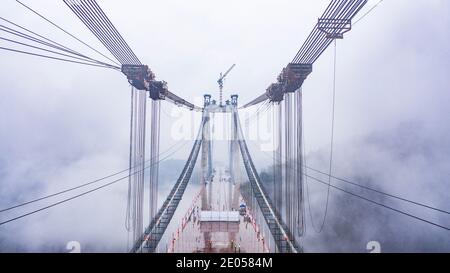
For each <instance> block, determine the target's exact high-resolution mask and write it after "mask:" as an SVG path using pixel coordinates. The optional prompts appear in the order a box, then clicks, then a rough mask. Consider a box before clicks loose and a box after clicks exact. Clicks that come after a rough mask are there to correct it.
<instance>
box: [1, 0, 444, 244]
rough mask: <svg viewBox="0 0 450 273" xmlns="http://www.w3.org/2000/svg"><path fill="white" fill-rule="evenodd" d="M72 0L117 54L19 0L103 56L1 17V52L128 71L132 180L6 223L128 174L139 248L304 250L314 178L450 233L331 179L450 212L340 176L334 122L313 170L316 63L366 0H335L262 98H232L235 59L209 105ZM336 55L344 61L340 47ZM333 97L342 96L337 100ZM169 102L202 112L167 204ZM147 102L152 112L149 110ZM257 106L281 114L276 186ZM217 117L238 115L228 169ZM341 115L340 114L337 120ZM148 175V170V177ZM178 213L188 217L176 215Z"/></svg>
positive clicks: (130, 228) (91, 9)
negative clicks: (252, 117) (325, 157)
mask: <svg viewBox="0 0 450 273" xmlns="http://www.w3.org/2000/svg"><path fill="white" fill-rule="evenodd" d="M63 1H64V3H65V4H66V6H67V8H68V9H70V10H71V11H72V12H73V14H74V15H75V16H77V17H78V18H79V21H81V23H82V24H83V25H84V26H85V27H86V28H87V29H88V30H89V31H90V32H91V33H92V34H93V35H95V37H96V38H97V39H98V40H99V41H100V42H101V43H102V44H103V45H104V47H105V48H106V49H107V50H108V52H109V53H110V54H111V55H112V56H109V55H107V54H105V53H103V52H102V51H101V50H98V49H94V48H93V47H91V46H90V45H89V44H87V43H85V42H84V41H82V40H81V39H79V38H78V37H76V36H75V35H73V34H71V33H69V32H68V31H66V30H65V29H64V28H63V27H61V26H60V25H57V24H55V23H54V22H53V21H51V20H50V19H48V18H47V17H45V16H44V15H43V14H42V13H40V12H38V11H36V10H35V9H34V8H32V7H30V6H28V5H26V4H24V3H22V2H21V1H19V0H17V3H18V4H19V5H21V6H23V7H24V8H25V9H26V10H27V11H28V12H31V13H32V14H34V15H35V16H38V17H41V18H42V19H43V20H45V21H47V22H48V23H49V24H51V25H52V26H53V27H55V28H57V29H58V30H59V31H62V32H64V33H65V34H66V35H68V36H70V37H71V38H73V39H76V40H77V41H78V42H80V43H82V44H84V46H86V47H89V48H90V50H92V51H93V53H95V54H97V55H98V56H101V58H100V59H97V58H94V57H91V56H88V55H85V54H82V53H79V52H78V51H76V50H73V49H71V48H70V47H68V46H66V45H63V44H61V43H58V42H56V41H54V40H52V39H50V38H48V37H46V36H44V35H41V34H38V33H36V32H34V31H33V30H31V29H29V28H26V27H24V26H21V25H19V24H17V23H15V22H13V21H12V20H10V19H6V18H3V17H0V21H1V22H2V23H1V24H0V33H1V36H0V39H1V40H3V41H6V42H9V43H10V44H11V45H12V46H11V47H0V49H1V50H4V51H8V52H11V54H12V53H18V54H27V55H33V56H35V57H41V58H48V59H53V60H55V61H62V62H71V63H75V64H79V65H89V66H96V67H100V68H105V69H111V70H115V71H118V72H121V73H122V74H123V75H121V76H122V77H124V78H126V79H127V81H128V82H129V84H130V86H131V92H130V97H131V98H130V102H129V103H130V106H131V109H130V138H129V167H128V169H126V170H123V171H121V172H118V173H115V174H112V175H110V176H108V177H106V178H110V177H115V176H117V175H119V174H124V176H123V177H120V178H118V179H116V180H114V181H112V182H109V183H106V184H102V185H101V186H99V187H96V188H94V189H92V190H89V191H85V192H83V193H81V194H77V195H74V196H72V197H70V198H67V199H64V200H62V201H59V202H57V203H54V204H51V205H49V206H46V207H42V208H39V209H37V210H32V211H30V212H28V213H25V214H22V215H19V216H17V217H13V218H10V219H5V220H3V219H2V220H1V222H0V225H4V224H8V223H10V222H12V221H16V220H20V219H21V218H23V217H27V216H29V215H32V214H35V213H38V212H40V211H43V210H46V209H50V208H51V207H54V206H57V205H59V204H62V203H65V202H69V201H71V200H73V199H75V198H78V197H81V196H83V195H86V194H89V193H91V192H94V191H97V190H100V189H102V188H105V187H108V186H110V185H113V184H115V183H117V182H119V181H123V180H126V181H128V195H127V211H126V228H127V231H126V232H129V234H130V236H131V238H132V242H133V243H132V244H130V247H129V251H130V252H166V253H167V252H168V253H174V252H230V253H236V252H241V253H243V252H282V253H286V252H287V253H299V252H303V250H304V249H303V247H302V245H301V244H300V243H299V241H300V240H299V239H300V238H301V237H302V236H303V235H304V233H305V227H306V217H305V214H306V213H305V211H306V208H305V201H306V195H307V193H306V188H305V183H306V180H307V179H309V180H310V181H314V182H318V183H321V184H324V185H326V186H327V188H328V192H327V202H328V195H329V194H330V190H332V191H341V192H344V193H346V194H348V195H351V196H353V197H356V198H359V199H362V200H363V201H364V202H369V203H371V204H373V205H375V206H381V207H383V208H385V209H388V210H391V211H394V212H396V213H399V214H403V215H405V216H407V217H412V218H414V219H415V220H417V221H421V222H424V223H427V224H430V225H433V226H435V227H437V228H440V229H444V230H446V231H450V228H449V227H446V226H444V225H441V224H439V223H437V222H434V221H431V220H427V219H424V218H420V217H418V216H416V215H413V214H411V213H409V212H406V211H402V210H401V209H398V208H395V207H392V206H389V205H386V204H384V203H382V202H379V201H378V200H377V199H371V198H367V197H366V196H363V195H360V194H359V193H358V192H352V191H350V190H347V189H346V188H341V187H339V186H338V185H335V184H331V182H330V181H331V179H332V178H333V179H337V180H340V181H341V182H343V183H347V184H352V185H353V186H356V187H359V188H363V189H364V190H367V191H372V192H376V193H377V194H382V195H383V196H385V197H387V198H393V199H397V200H400V201H402V202H407V203H409V204H413V205H415V206H420V207H422V208H425V209H429V210H432V211H436V212H439V213H443V214H447V215H448V214H450V212H448V211H446V210H443V209H439V208H436V207H433V206H431V205H427V204H423V203H420V202H416V201H413V200H410V199H407V198H404V197H401V196H397V195H394V194H389V193H386V192H382V191H379V190H377V189H374V188H370V187H368V186H364V185H362V184H359V183H357V182H353V181H349V180H346V179H343V178H339V177H336V176H334V175H333V173H332V163H333V133H334V132H333V130H334V122H332V128H331V150H330V161H329V170H327V171H325V172H322V171H320V170H316V169H314V168H310V167H309V166H308V165H307V164H306V161H305V155H304V142H303V138H304V137H303V135H304V133H303V130H302V129H303V122H302V112H303V106H302V94H303V92H307V90H303V88H302V85H303V83H304V81H306V80H307V79H308V76H309V75H310V74H311V73H313V70H314V69H320V68H314V67H313V66H314V63H315V62H316V61H317V60H318V59H319V58H320V56H321V55H322V54H323V53H324V51H325V50H326V49H327V48H329V47H331V48H332V47H334V49H336V43H337V41H338V40H342V39H344V38H345V36H346V35H347V34H348V33H349V32H350V31H351V29H352V23H353V24H354V22H355V21H357V20H358V21H359V20H361V19H362V18H363V17H364V16H366V15H367V14H368V13H369V12H370V11H371V10H369V11H368V12H366V13H362V12H361V11H363V10H364V7H365V5H366V4H367V0H331V1H330V3H329V4H328V6H327V7H326V9H325V11H323V13H322V14H321V15H320V17H318V20H317V22H316V24H315V26H314V28H313V29H312V31H311V32H310V34H309V35H308V36H307V37H306V39H305V41H304V43H303V44H302V45H301V47H300V50H299V51H298V52H297V53H296V54H295V56H294V58H293V59H292V61H291V62H290V63H288V64H286V66H285V67H284V68H282V70H281V72H280V74H279V75H277V77H274V81H273V83H272V84H270V85H269V86H268V87H267V89H266V90H265V91H264V92H261V93H259V94H257V96H255V97H254V99H253V100H250V101H249V102H246V103H242V104H241V102H240V101H239V96H238V95H239V94H233V95H231V97H230V98H229V99H227V100H225V101H224V100H223V95H222V88H223V81H224V79H225V77H226V76H227V75H228V73H230V72H231V70H232V69H233V68H234V66H235V65H234V64H233V65H232V66H231V67H230V68H229V69H228V70H227V71H226V72H225V73H223V74H220V78H219V80H218V84H219V88H220V96H219V100H218V101H216V100H214V99H213V97H212V95H211V94H202V95H203V98H204V100H203V105H195V104H194V103H192V102H191V101H189V100H188V99H187V98H183V97H182V96H179V95H177V92H175V91H173V90H171V89H170V88H169V84H168V83H167V82H166V81H164V80H162V79H157V78H156V76H155V73H154V71H153V70H152V69H151V67H150V66H148V65H145V64H142V63H141V61H140V60H139V58H138V56H136V54H135V53H134V52H133V51H132V49H131V48H130V46H129V44H128V43H127V42H126V41H125V40H124V38H123V37H122V36H121V34H120V33H119V32H118V31H117V29H116V27H115V26H114V24H113V23H112V22H111V21H110V19H109V18H108V16H107V15H106V14H105V12H104V11H103V10H102V8H101V7H100V6H99V5H98V3H97V2H96V1H95V0H63ZM380 2H381V1H380ZM358 17H359V18H358ZM13 45H21V46H24V47H26V48H29V49H34V50H38V51H37V52H36V51H26V50H19V49H16V48H14V47H13ZM38 52H39V53H38ZM334 53H335V58H336V51H334ZM335 60H336V59H335ZM335 66H336V63H335ZM334 69H336V67H334ZM275 76H276V75H275ZM335 76H336V75H334V77H335ZM334 99H335V98H334V95H333V101H334ZM127 103H128V102H127ZM148 103H149V105H148ZM161 103H171V104H174V105H177V106H180V107H182V108H184V110H185V111H196V112H200V113H201V123H200V126H199V130H198V132H197V134H196V138H195V140H194V141H193V143H192V148H191V150H190V152H189V154H188V155H187V159H186V162H185V164H184V167H183V168H182V171H181V173H180V174H179V176H178V179H177V180H176V181H173V185H172V188H171V190H170V192H169V194H168V195H167V197H166V198H165V199H164V200H163V201H162V202H158V192H159V179H160V177H159V163H160V162H161V161H162V160H164V159H165V158H164V157H163V156H162V155H163V153H161V152H160V142H161V130H160V120H161V117H160V112H161ZM148 107H149V108H150V109H149V110H150V111H147V108H148ZM250 107H258V111H259V110H260V109H263V108H264V109H266V111H268V112H269V113H270V115H271V117H272V120H273V128H272V133H273V142H274V150H273V153H272V156H270V160H272V161H273V185H272V186H271V189H270V190H269V189H268V188H267V185H265V184H264V183H263V182H262V180H261V177H260V173H258V170H257V168H256V166H255V162H254V160H253V158H252V154H251V153H250V151H249V148H248V142H247V141H246V136H245V134H244V130H243V126H242V125H241V122H242V120H241V118H240V116H239V113H240V112H241V110H243V109H247V108H250ZM333 107H334V106H333ZM333 112H334V109H333ZM147 113H150V115H149V117H147ZM216 115H222V116H227V120H228V121H229V128H230V132H229V136H230V138H229V141H228V147H227V151H228V154H227V157H228V160H227V164H225V166H215V165H214V162H215V161H214V160H213V155H214V143H213V142H214V138H213V137H212V127H213V126H214V124H213V122H214V116H216ZM332 120H333V121H334V118H333V119H332ZM148 148H149V149H148ZM147 150H149V151H150V152H149V154H146V151H147ZM197 162H198V164H200V165H199V167H200V170H201V175H200V181H198V183H199V185H200V188H199V191H198V192H197V193H196V194H195V196H194V198H193V200H189V201H191V202H189V203H191V206H190V207H189V208H188V210H187V211H182V212H180V209H182V208H181V206H179V204H180V202H181V201H182V200H183V198H186V196H185V191H186V188H187V187H188V185H189V183H193V181H191V180H193V178H192V177H193V176H192V174H193V172H194V168H195V166H196V164H197ZM241 169H243V170H245V172H244V174H245V175H241V171H240V170H241ZM311 172H313V173H314V172H319V173H321V174H323V175H326V176H327V177H328V180H320V179H317V178H316V177H315V176H313V175H312V174H311ZM147 173H148V175H146V174H147ZM102 180H103V179H99V180H95V181H92V182H89V183H86V184H83V185H80V186H77V187H74V188H69V189H66V190H64V191H61V192H57V193H54V194H52V195H47V196H43V197H41V198H38V199H34V200H30V201H27V202H23V203H19V204H17V205H14V206H11V207H8V208H0V213H2V212H6V211H11V210H14V209H16V208H18V207H22V206H25V205H28V204H31V203H34V202H38V201H40V200H43V199H46V198H50V197H53V196H56V195H59V194H62V193H67V192H71V191H72V190H75V189H80V188H83V187H84V186H87V185H93V184H97V183H99V182H101V181H102ZM244 182H246V183H247V185H249V188H248V190H245V191H244V190H243V187H242V185H243V183H244ZM146 197H147V198H146ZM145 200H149V202H145ZM160 203H162V205H160ZM145 213H148V214H149V215H148V219H149V221H148V222H144V218H146V217H144V214H145ZM325 214H326V212H325ZM175 215H182V216H181V217H174V216H175ZM324 224H325V218H324V219H323V222H322V223H321V225H319V229H322V228H323V226H324Z"/></svg>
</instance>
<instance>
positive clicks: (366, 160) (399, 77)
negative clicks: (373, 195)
mask: <svg viewBox="0 0 450 273" xmlns="http://www.w3.org/2000/svg"><path fill="white" fill-rule="evenodd" d="M23 2H24V3H27V4H29V5H30V6H32V7H33V8H35V9H36V10H38V11H39V12H41V13H42V14H44V15H45V16H47V17H48V18H49V19H51V20H53V21H54V22H56V23H58V24H59V25H61V26H62V27H64V28H65V29H67V30H68V31H69V32H71V33H73V34H75V35H76V36H78V37H80V38H81V39H82V40H84V41H86V42H87V43H89V44H91V45H93V46H94V47H95V48H97V49H100V50H101V51H102V52H107V50H106V49H105V48H104V47H103V46H102V44H101V43H100V42H98V41H97V40H96V38H95V37H94V36H93V35H92V34H91V33H90V32H89V31H88V30H87V28H86V27H85V26H84V25H83V24H82V23H81V22H80V21H79V19H78V18H77V17H76V16H75V15H74V14H73V13H72V12H71V11H70V10H69V8H67V7H66V6H65V4H64V3H63V2H62V1H56V0H45V1H31V0H23ZM328 2H329V1H325V0H321V1H312V0H303V1H294V0H290V1H288V0H281V1H280V0H277V1H275V0H260V1H256V0H255V1H239V0H230V1H226V2H223V1H215V0H214V1H211V0H203V1H200V0H195V1H181V0H169V1H143V0H130V1H126V3H125V2H124V1H106V0H98V3H99V5H100V6H101V7H102V8H103V10H104V11H105V13H106V14H107V15H108V17H109V18H110V19H111V21H112V22H113V23H114V24H115V26H116V27H117V29H118V31H119V32H120V33H121V34H122V35H123V37H124V38H125V40H126V41H127V42H128V44H129V45H130V47H131V48H132V49H133V51H134V52H135V53H136V55H137V56H138V57H139V58H140V60H141V61H142V62H143V63H145V64H148V65H149V66H150V67H151V69H152V70H153V71H154V72H155V73H156V76H157V78H158V79H163V80H165V81H167V82H168V85H169V88H170V90H172V91H173V92H174V93H176V94H178V95H180V96H182V97H185V98H190V99H191V100H192V101H194V102H195V103H196V104H200V103H201V100H202V96H203V94H205V93H211V94H212V95H213V96H215V97H217V96H218V91H217V90H218V87H217V83H216V80H217V78H218V75H219V73H220V72H222V71H224V70H226V69H227V68H228V67H229V66H230V65H231V64H233V63H236V67H235V69H234V70H233V71H232V72H231V73H230V75H229V77H228V78H227V80H226V82H225V88H224V95H225V96H226V97H228V96H229V95H230V94H232V93H238V94H239V95H240V97H239V103H241V104H243V103H245V102H247V101H249V100H251V99H253V98H254V97H255V96H257V95H259V94H261V93H262V92H264V90H265V88H266V87H267V86H268V85H269V84H270V83H272V82H274V81H275V80H276V76H277V75H278V73H279V72H280V71H281V69H282V68H283V67H284V66H285V65H286V64H287V63H288V62H289V61H290V60H291V59H292V58H293V57H294V55H295V53H296V52H297V50H298V49H299V48H300V46H301V44H302V43H303V41H304V40H305V38H306V37H307V35H308V34H309V32H310V31H311V29H312V28H313V26H314V24H315V23H316V22H317V18H318V16H320V15H321V14H322V12H323V10H324V9H325V7H326V6H327V4H328ZM376 2H378V1H376V0H372V1H369V4H368V5H367V6H366V7H365V8H364V10H363V11H362V12H361V13H360V14H359V15H361V14H362V13H364V12H365V11H367V10H368V9H369V8H370V7H371V6H372V5H374V4H375V3H376ZM0 16H2V17H4V18H6V19H9V20H12V21H14V22H16V23H18V24H22V25H24V26H26V27H30V28H31V29H32V30H33V31H35V32H38V33H39V34H42V35H45V36H47V37H49V38H52V39H54V40H56V41H58V42H61V43H63V44H65V45H68V46H70V47H72V48H74V49H77V50H79V51H81V52H83V53H86V54H90V55H91V56H95V57H97V58H100V57H99V56H98V55H95V53H93V52H92V51H90V50H89V49H87V48H86V47H84V46H83V45H81V44H79V43H77V42H76V41H75V40H73V39H71V38H70V37H68V36H67V35H65V34H64V33H62V32H60V31H58V30H57V29H55V28H54V27H53V26H51V25H49V24H48V23H46V22H45V21H43V20H42V19H40V18H39V17H37V16H35V15H33V14H32V13H30V12H29V11H28V10H26V9H24V8H23V7H22V6H20V5H19V4H17V3H16V2H15V1H13V0H4V1H2V5H1V8H0ZM449 29H450V2H449V1H447V0H415V1H407V0H395V1H390V0H386V1H384V2H383V3H382V4H380V6H379V7H377V8H376V9H374V10H373V12H372V13H370V14H369V15H368V16H367V17H366V18H364V19H363V20H362V21H360V22H359V23H358V24H356V25H354V26H353V29H352V31H351V32H349V33H347V34H346V35H345V39H344V40H339V41H338V42H337V89H336V92H337V99H336V123H335V126H336V127H335V143H336V147H337V148H336V153H335V154H336V160H335V166H334V169H335V172H336V174H337V175H341V176H343V177H352V178H359V177H360V178H365V177H370V178H371V179H373V181H370V184H371V185H372V186H375V187H378V188H383V189H385V190H386V191H390V192H394V193H398V194H402V195H403V196H407V197H410V198H413V199H415V200H418V201H422V202H425V203H429V204H433V205H436V206H440V207H441V208H443V209H447V210H449V209H450V202H449V201H448V200H449V198H450V194H449V192H450V191H449V190H448V189H449V185H450V184H449V182H448V178H449V176H450V158H449V156H448V155H449V154H450V140H449V139H450V138H449V137H450V133H449V132H450V122H449V116H450V115H449V114H450V112H449V109H448V106H449V105H450V92H449V91H450V90H449V87H450V77H449V76H448V74H449V72H448V71H449V68H450V32H449ZM0 35H4V34H3V33H2V34H0ZM5 37H6V36H5ZM0 46H10V44H8V43H7V42H4V41H0ZM0 60H1V66H0V208H3V207H7V206H9V205H11V204H15V203H17V202H21V201H25V200H28V199H30V198H34V197H38V196H41V195H43V194H48V193H52V192H55V191H58V190H61V189H65V188H67V187H70V186H74V185H78V184H80V183H83V182H87V181H89V180H92V179H95V178H98V177H101V176H104V175H107V174H110V173H112V172H115V171H118V170H121V169H124V168H127V163H128V144H129V143H128V141H129V118H130V117H129V110H130V109H129V107H130V100H129V95H130V87H129V85H128V83H127V81H126V79H125V77H124V76H123V75H122V74H121V73H119V72H115V71H112V70H106V69H102V68H93V67H92V68H91V67H85V66H81V65H76V64H67V63H61V62H57V61H51V60H45V59H40V58H36V57H31V56H25V55H20V54H15V53H11V52H5V51H0ZM332 65H333V50H331V48H330V49H328V50H327V51H326V52H325V53H324V54H323V55H322V56H321V57H320V59H319V60H318V61H317V62H316V63H315V65H314V67H313V69H314V70H313V73H312V74H311V75H310V76H309V78H308V80H307V81H306V82H305V84H304V85H303V91H304V99H303V106H304V110H303V113H304V130H305V138H306V143H307V144H306V152H307V154H308V158H311V165H315V166H316V167H318V168H321V169H326V162H327V158H326V156H327V152H328V151H327V149H328V145H329V138H330V115H331V112H330V111H331V94H332V93H331V92H332V79H333V66H332ZM162 105H163V107H162V114H161V118H162V127H161V151H165V150H167V149H168V148H169V147H171V146H173V145H178V143H182V142H189V141H191V140H192V139H191V137H189V134H188V137H183V135H182V134H181V135H180V134H178V133H177V130H178V129H179V128H178V127H177V126H180V124H181V125H186V123H185V122H184V121H185V120H183V122H181V123H180V115H183V114H184V116H185V118H186V119H187V120H191V122H192V123H189V124H188V126H186V128H191V127H192V126H191V125H195V124H197V123H198V121H199V115H193V116H192V115H190V114H189V115H186V113H189V112H186V111H185V110H181V109H179V108H177V107H172V106H171V105H169V104H168V103H162ZM255 110H256V109H250V111H255ZM173 124H175V125H173ZM195 126H198V124H197V125H195ZM195 126H194V128H193V129H191V130H192V132H191V135H193V134H195V133H196V130H197V129H196V128H197V127H195ZM262 130H263V131H264V128H262ZM263 133H264V132H263ZM180 141H181V142H180ZM252 145H253V146H250V149H251V151H252V152H253V153H254V158H255V163H256V164H257V165H258V168H260V169H262V168H265V167H267V166H269V165H270V164H271V163H272V162H271V161H270V160H268V159H267V157H264V156H263V155H262V154H263V152H260V151H259V149H258V148H261V147H258V143H253V144H252ZM216 146H220V144H218V145H216ZM189 149H190V142H189V143H187V145H184V146H183V147H182V148H181V149H179V151H178V152H177V153H176V154H174V156H173V158H174V159H184V158H186V155H187V154H188V152H189ZM218 150H219V151H220V147H218ZM269 155H270V154H269ZM312 191H313V194H312V195H313V209H314V208H315V209H316V212H317V213H316V216H317V218H320V215H321V213H322V209H323V208H322V207H323V200H322V199H323V197H324V188H321V187H319V186H318V187H316V188H313V189H312ZM332 194H333V193H332ZM335 198H336V199H335V201H336V200H337V201H336V203H333V202H332V203H331V204H330V206H331V205H334V206H335V207H334V209H333V210H331V212H330V215H331V216H330V219H329V220H330V224H329V225H328V226H327V228H328V230H327V231H326V233H325V234H324V235H321V234H317V235H312V234H313V232H311V233H309V234H311V235H310V237H306V239H305V240H304V241H305V244H308V245H309V246H311V249H313V250H314V251H359V250H360V251H365V243H366V241H368V240H373V239H377V238H372V237H376V236H378V235H379V234H380V233H381V232H380V230H381V229H380V222H377V221H378V220H380V219H388V220H389V221H388V222H389V223H390V224H389V226H392V228H390V231H389V232H392V233H393V234H394V235H393V236H392V237H395V235H398V234H404V233H405V230H404V228H403V229H402V228H398V227H399V226H405V224H406V226H413V227H414V228H413V229H412V230H413V231H410V232H411V233H410V234H409V237H414V236H415V235H417V234H430V235H428V236H429V237H426V238H425V239H424V240H425V243H427V242H429V245H430V247H428V248H420V246H419V244H420V245H422V244H424V242H423V241H420V242H414V240H413V241H412V242H410V241H408V242H409V243H408V244H405V248H403V249H398V248H397V249H396V248H395V247H393V248H391V249H393V251H408V250H410V251H417V250H419V251H442V250H444V251H450V249H449V248H448V247H445V246H443V245H450V236H449V234H448V232H445V231H441V230H436V229H435V228H433V227H430V226H428V225H426V224H423V223H417V222H416V221H414V220H409V219H404V218H402V217H403V216H398V215H396V214H392V213H389V214H382V213H383V212H382V211H379V210H374V211H373V215H372V216H371V218H370V219H369V220H370V223H371V225H370V227H368V226H363V228H362V229H364V230H366V231H367V232H366V233H365V235H361V236H359V237H358V236H355V240H361V243H360V248H358V246H356V247H355V246H354V245H353V246H352V247H349V248H345V247H342V248H339V247H330V248H327V243H326V241H327V240H329V238H333V237H332V236H331V235H333V234H334V235H335V236H336V237H339V236H340V235H339V232H338V229H333V226H336V225H338V224H336V223H338V220H336V218H339V217H340V216H339V214H338V212H339V208H336V206H338V205H339V204H341V203H339V202H338V201H339V200H341V199H340V198H342V199H343V200H344V197H342V196H341V195H338V196H337V197H336V196H335ZM332 200H333V199H332ZM345 200H347V199H345ZM53 201H54V200H53ZM125 201H126V183H121V184H118V185H115V186H113V187H111V188H109V189H107V190H103V191H101V192H98V193H94V194H92V195H89V196H85V197H82V198H81V199H78V200H76V201H73V202H69V203H67V204H65V205H63V206H59V207H56V208H53V209H50V210H48V211H46V212H42V213H39V214H36V215H33V216H30V217H27V218H25V219H22V220H19V221H16V222H14V223H10V224H8V225H4V226H0V252H1V251H58V252H59V251H65V244H66V242H68V241H72V240H78V241H80V242H81V243H82V248H84V249H88V250H89V251H125V250H126V234H125V230H124V220H125V219H124V216H125ZM352 202H354V203H351V204H352V205H348V204H347V203H346V204H347V205H346V206H349V207H352V206H359V204H360V203H358V202H360V201H358V200H353V201H352ZM45 204H47V203H45V202H43V203H40V204H39V205H40V206H41V205H42V206H44V205H45ZM92 204H95V206H92ZM394 204H396V203H394ZM35 207H37V206H30V207H27V208H24V209H20V210H17V211H15V212H12V213H0V219H1V220H4V219H8V218H10V217H12V216H14V215H18V214H20V213H22V212H26V211H28V210H29V209H32V208H35ZM367 208H371V206H370V205H368V206H367ZM408 209H410V210H411V212H414V213H415V212H417V213H422V214H421V215H423V216H424V217H431V219H433V220H434V221H440V222H441V223H443V224H446V225H447V226H450V219H448V217H447V218H445V217H441V216H439V215H434V214H429V213H427V212H422V211H415V210H414V209H413V208H408ZM348 211H349V212H351V210H350V209H349V210H348ZM333 212H335V214H333ZM342 217H343V218H345V219H348V218H350V217H351V214H348V215H347V216H345V215H344V216H342ZM333 219H334V220H335V221H334V220H333ZM362 219H363V218H362ZM364 219H365V218H364ZM380 221H381V220H380ZM363 222H364V221H360V223H361V224H362V223H363ZM377 223H378V225H377ZM397 232H398V233H397ZM414 232H416V233H414ZM330 234H331V235H330ZM371 236H372V237H371ZM433 238H434V239H433ZM436 238H439V240H437V239H436ZM349 240H350V239H349ZM405 240H406V239H405ZM318 241H320V242H321V243H322V244H321V245H320V246H314V243H315V242H318ZM440 243H442V244H443V245H440Z"/></svg>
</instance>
